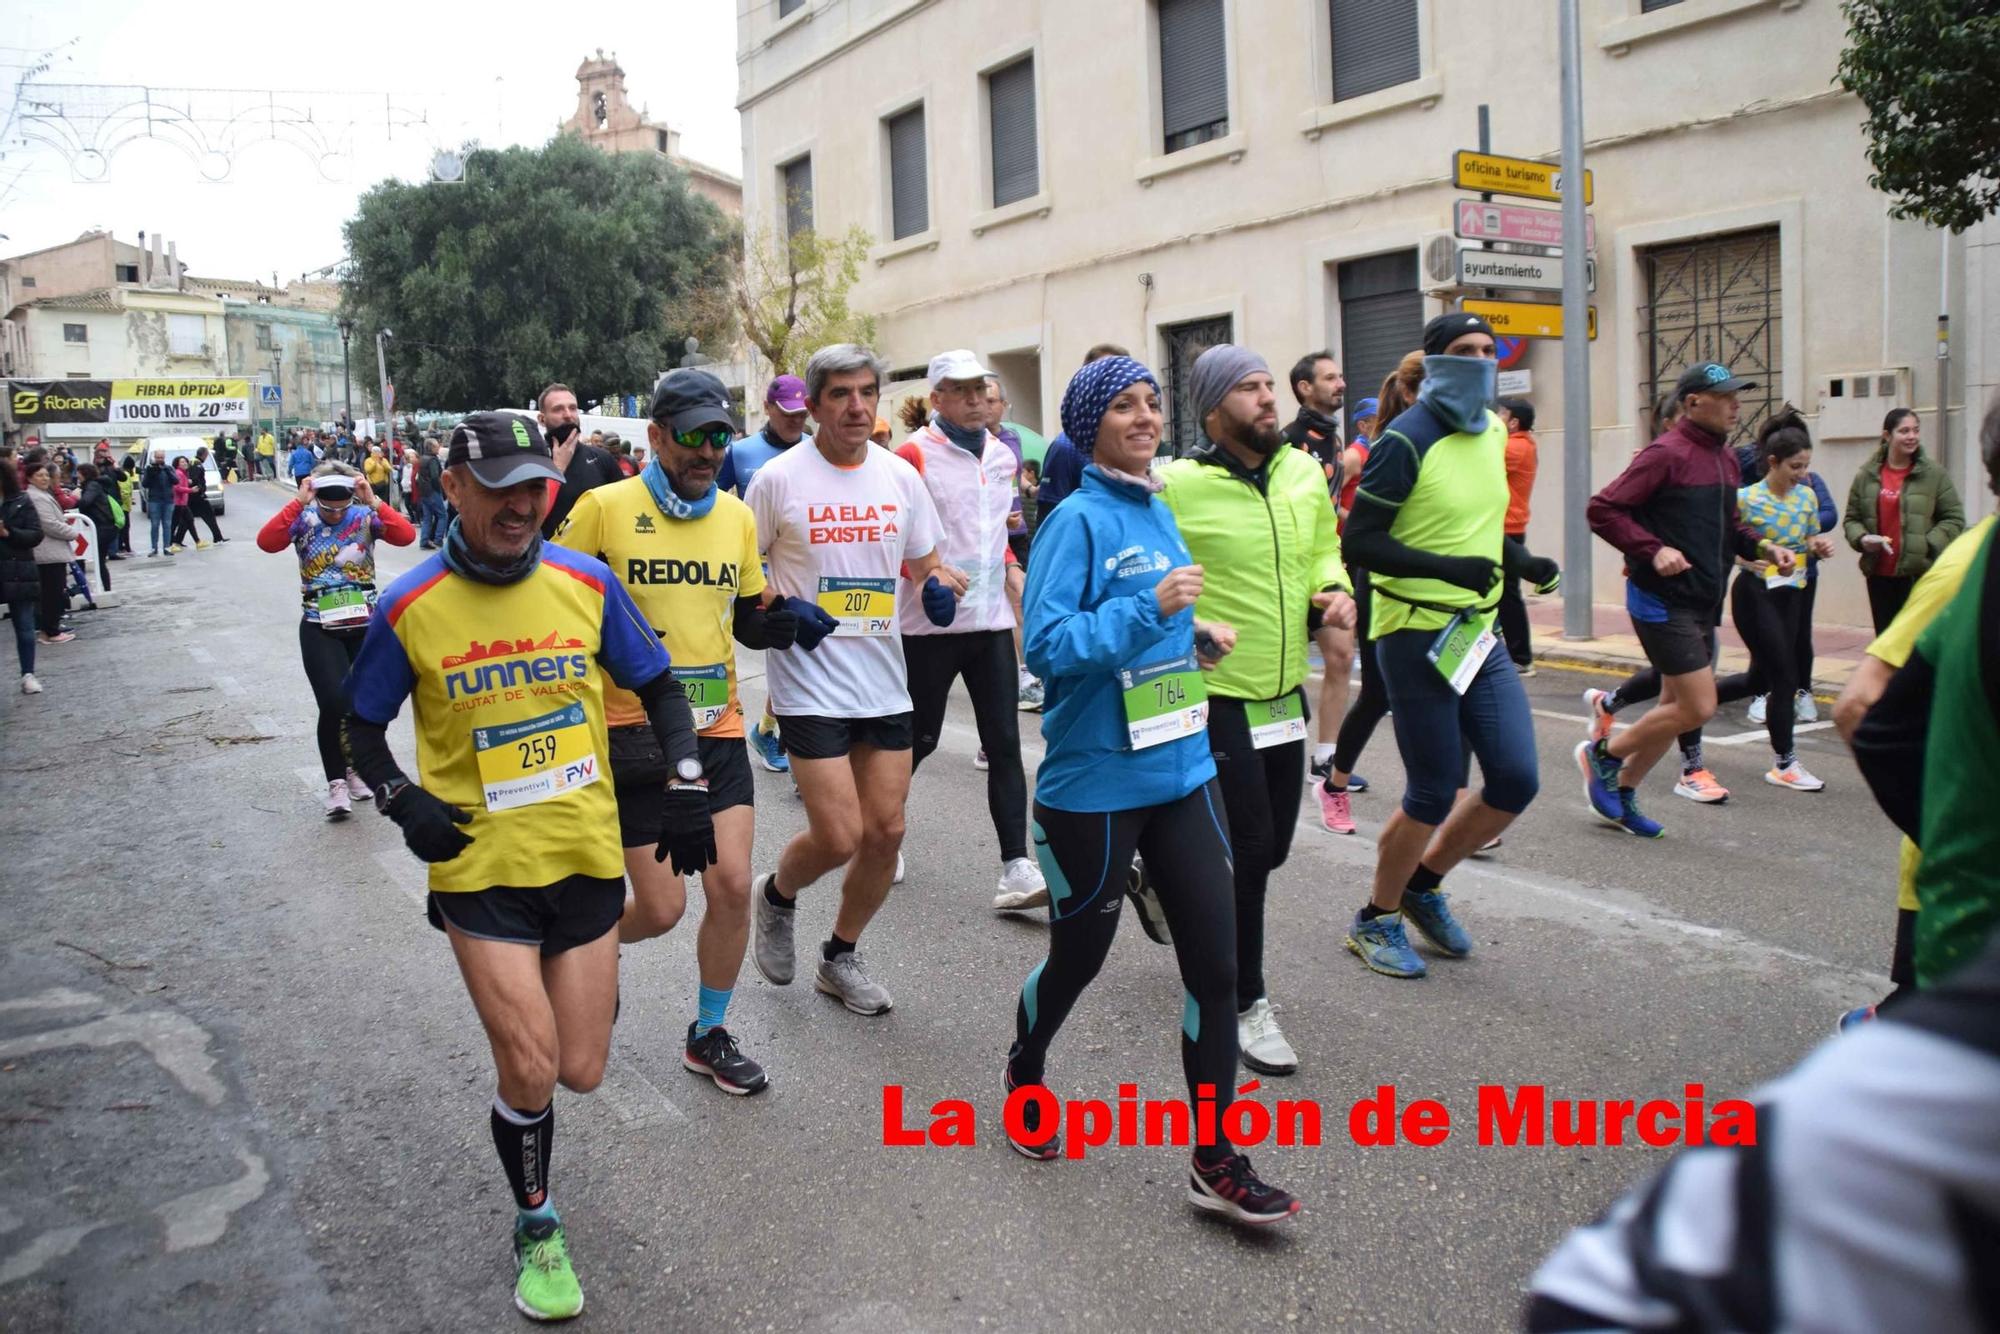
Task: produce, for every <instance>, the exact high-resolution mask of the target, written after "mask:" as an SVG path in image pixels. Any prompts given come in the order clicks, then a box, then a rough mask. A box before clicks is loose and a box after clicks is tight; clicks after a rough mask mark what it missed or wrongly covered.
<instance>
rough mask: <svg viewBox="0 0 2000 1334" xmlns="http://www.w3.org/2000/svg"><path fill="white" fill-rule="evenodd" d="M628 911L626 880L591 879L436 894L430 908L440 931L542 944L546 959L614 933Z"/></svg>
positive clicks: (579, 877)
mask: <svg viewBox="0 0 2000 1334" xmlns="http://www.w3.org/2000/svg"><path fill="white" fill-rule="evenodd" d="M624 913H625V880H624V877H622V876H620V877H617V878H615V879H611V880H603V879H599V878H598V877H596V876H592V875H573V876H569V877H567V878H566V879H562V880H558V881H556V882H555V883H554V884H553V885H543V886H541V887H540V888H537V889H520V888H516V887H515V886H513V885H495V886H494V887H493V888H491V889H479V890H471V891H468V892H465V893H459V894H440V893H438V892H436V891H435V890H433V891H432V892H431V896H430V902H429V904H428V905H427V906H426V908H425V915H426V916H428V917H429V918H430V922H431V925H432V926H434V927H436V928H437V929H438V930H440V931H443V930H444V929H445V923H447V922H449V923H451V925H452V927H454V928H455V929H456V930H458V931H460V932H462V933H463V934H465V935H468V936H472V937H474V938H475V939H478V940H501V941H506V942H507V943H508V944H512V945H535V946H538V947H540V949H541V951H542V957H543V958H545V959H546V958H549V957H550V956H552V955H556V954H561V953H562V952H563V951H565V950H573V949H575V948H576V947H577V946H578V945H588V944H589V943H590V942H591V941H593V940H596V939H597V938H598V937H599V936H601V935H603V934H604V933H605V932H607V931H611V930H615V929H616V928H617V926H618V919H619V918H620V917H622V916H623V915H624Z"/></svg>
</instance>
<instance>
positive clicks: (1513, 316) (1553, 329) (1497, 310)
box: [1458, 300, 1597, 338]
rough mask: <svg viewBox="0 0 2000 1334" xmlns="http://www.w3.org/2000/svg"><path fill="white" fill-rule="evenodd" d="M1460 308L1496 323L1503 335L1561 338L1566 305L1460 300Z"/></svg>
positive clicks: (1593, 312)
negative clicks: (1563, 306) (1564, 306)
mask: <svg viewBox="0 0 2000 1334" xmlns="http://www.w3.org/2000/svg"><path fill="white" fill-rule="evenodd" d="M1458 308H1459V309H1460V310H1462V311H1464V312H1465V313H1466V314H1468V315H1477V316H1478V317H1479V318H1480V319H1482V320H1485V321H1486V322H1487V323H1488V324H1490V325H1492V326H1493V332H1494V334H1495V335H1497V336H1498V337H1501V338H1561V337H1562V336H1563V308H1562V307H1561V306H1560V305H1544V304H1543V303H1541V302H1539V301H1469V300H1468V301H1461V302H1459V303H1458ZM1590 336H1591V337H1592V338H1596V337H1597V307H1596V306H1592V307H1590Z"/></svg>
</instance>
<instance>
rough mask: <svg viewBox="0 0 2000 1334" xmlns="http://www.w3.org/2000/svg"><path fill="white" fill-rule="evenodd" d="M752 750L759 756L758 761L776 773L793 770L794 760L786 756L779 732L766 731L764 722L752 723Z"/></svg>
mask: <svg viewBox="0 0 2000 1334" xmlns="http://www.w3.org/2000/svg"><path fill="white" fill-rule="evenodd" d="M750 751H751V753H752V754H754V755H755V756H756V757H757V763H759V764H761V765H763V766H764V767H765V768H766V769H769V770H770V771H771V772H772V773H774V774H788V773H790V772H791V771H792V762H791V761H790V760H788V759H786V758H785V751H784V747H782V746H780V745H779V744H778V737H777V734H776V733H774V732H766V731H765V730H764V724H763V723H762V722H756V723H752V724H751V725H750Z"/></svg>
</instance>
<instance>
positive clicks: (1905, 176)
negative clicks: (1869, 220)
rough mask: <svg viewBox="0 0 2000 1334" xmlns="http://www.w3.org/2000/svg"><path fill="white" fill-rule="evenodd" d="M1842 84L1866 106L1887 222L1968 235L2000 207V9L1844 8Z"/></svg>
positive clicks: (1981, 5)
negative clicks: (1917, 222) (1887, 201)
mask: <svg viewBox="0 0 2000 1334" xmlns="http://www.w3.org/2000/svg"><path fill="white" fill-rule="evenodd" d="M1841 12H1842V13H1843V14H1844V15H1845V16H1846V18H1847V38H1848V46H1847V50H1846V52H1844V53H1843V54H1842V55H1841V57H1840V76H1839V77H1840V83H1841V86H1842V87H1844V88H1846V89H1847V91H1849V92H1851V93H1853V94H1854V95H1855V96H1856V97H1859V98H1860V99H1861V101H1862V103H1863V105H1865V106H1866V107H1867V108H1868V161H1869V164H1870V165H1871V166H1873V167H1874V169H1875V170H1874V172H1873V173H1872V174H1871V175H1870V176H1869V178H1868V183H1869V184H1870V185H1872V186H1874V187H1875V188H1876V189H1878V190H1880V191H1882V192H1883V193H1884V194H1886V195H1889V196H1890V197H1891V198H1892V199H1893V200H1894V203H1893V204H1892V205H1891V207H1890V210H1889V211H1890V214H1891V215H1892V216H1894V217H1898V218H1921V219H1922V220H1923V221H1925V222H1927V223H1929V224H1931V225H1932V226H1933V227H1945V228H1949V229H1951V230H1952V231H1955V232H1962V231H1964V230H1965V229H1966V228H1968V227H1970V226H1972V225H1973V224H1974V223H1976V222H1978V221H1979V220H1980V219H1981V218H1983V217H1985V216H1986V215H1987V214H1989V213H1991V212H1993V211H1994V209H1995V208H2000V171H1996V169H1995V163H1996V161H2000V5H1995V3H1994V0H1842V4H1841Z"/></svg>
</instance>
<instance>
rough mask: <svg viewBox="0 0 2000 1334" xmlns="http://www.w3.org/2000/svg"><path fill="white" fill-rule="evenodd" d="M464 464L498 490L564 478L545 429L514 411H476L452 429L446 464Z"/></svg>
mask: <svg viewBox="0 0 2000 1334" xmlns="http://www.w3.org/2000/svg"><path fill="white" fill-rule="evenodd" d="M461 463H463V464H465V465H466V466H467V467H468V468H470V469H471V470H472V476H473V479H474V480H475V481H477V482H478V483H479V484H480V485H481V486H484V487H488V488H491V489H494V490H497V489H499V488H501V487H505V486H515V485H517V484H519V483H521V482H526V481H529V480H531V479H533V478H537V477H541V478H546V479H547V480H549V481H552V482H560V481H562V480H563V475H562V473H561V472H560V471H559V470H558V469H557V468H556V462H555V457H554V455H552V454H551V453H550V452H549V442H548V441H547V440H544V439H543V438H542V432H541V428H540V427H538V426H536V425H535V423H534V422H533V421H531V420H530V419H528V418H527V417H519V416H516V415H514V414H513V413H511V412H475V413H473V414H472V415H471V416H469V417H467V418H466V419H465V420H464V421H462V422H460V423H459V424H458V425H456V426H454V427H452V428H451V445H450V448H449V449H448V450H447V451H446V453H445V460H444V466H445V467H447V468H456V467H457V466H458V465H459V464H461Z"/></svg>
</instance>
